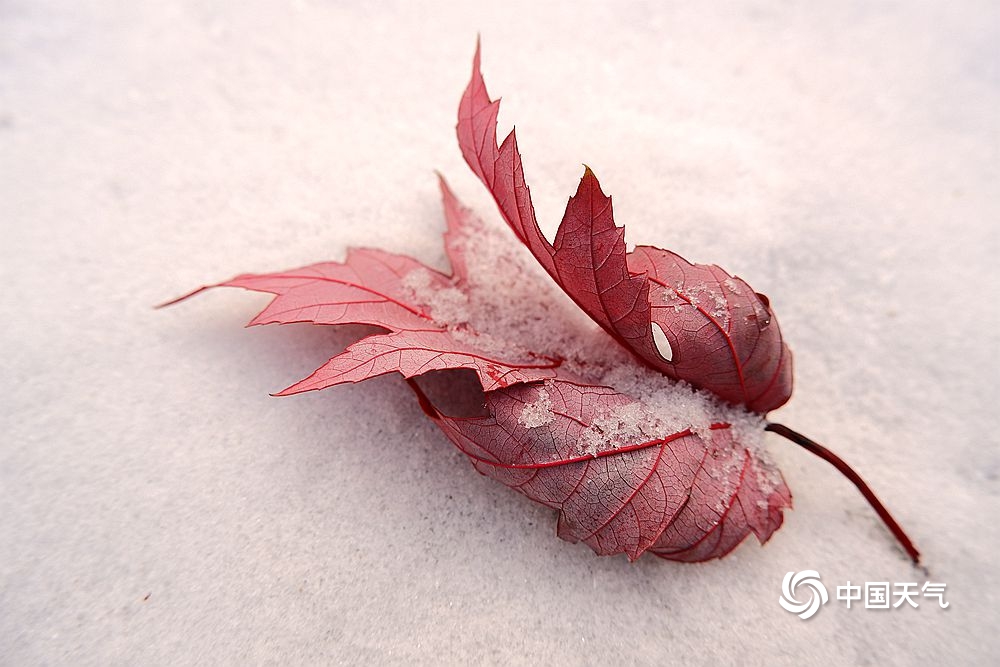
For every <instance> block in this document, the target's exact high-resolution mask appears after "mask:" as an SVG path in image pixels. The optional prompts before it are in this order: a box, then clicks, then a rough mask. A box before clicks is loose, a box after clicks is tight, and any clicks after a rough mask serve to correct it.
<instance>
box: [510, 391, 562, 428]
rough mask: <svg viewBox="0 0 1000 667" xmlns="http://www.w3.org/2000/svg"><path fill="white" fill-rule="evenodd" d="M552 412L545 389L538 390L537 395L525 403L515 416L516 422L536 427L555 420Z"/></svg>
mask: <svg viewBox="0 0 1000 667" xmlns="http://www.w3.org/2000/svg"><path fill="white" fill-rule="evenodd" d="M555 418H556V416H555V415H554V414H552V400H551V399H550V398H549V392H548V391H546V390H545V389H539V390H538V397H537V398H536V399H535V401H534V402H532V403H526V404H525V405H524V408H522V409H521V414H520V415H518V417H517V423H518V424H520V425H521V426H523V427H525V428H538V427H539V426H545V425H547V424H551V423H552V422H553V421H555Z"/></svg>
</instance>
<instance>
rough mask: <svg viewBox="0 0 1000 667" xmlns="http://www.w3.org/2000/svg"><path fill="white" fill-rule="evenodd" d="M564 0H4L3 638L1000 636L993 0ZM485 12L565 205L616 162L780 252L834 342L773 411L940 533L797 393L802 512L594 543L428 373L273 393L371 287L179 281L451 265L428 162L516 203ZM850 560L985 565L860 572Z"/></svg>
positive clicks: (804, 343)
mask: <svg viewBox="0 0 1000 667" xmlns="http://www.w3.org/2000/svg"><path fill="white" fill-rule="evenodd" d="M539 4H540V3H526V2H519V1H512V2H504V3H492V6H487V5H481V6H477V5H475V4H470V3H453V4H449V3H444V2H439V3H433V4H419V3H384V4H374V3H332V2H309V1H306V0H297V1H295V2H287V3H278V2H258V1H256V0H249V1H248V0H244V1H242V2H217V3H205V2H195V1H193V0H182V1H171V2H158V3H125V2H111V1H110V0H92V1H82V2H65V1H63V2H54V1H50V0H32V1H28V0H7V1H5V2H0V176H2V178H0V221H2V224H3V237H4V242H3V244H0V275H2V278H3V284H4V286H5V288H4V290H3V295H2V297H0V299H2V301H0V303H2V309H3V313H4V314H5V317H4V326H3V328H2V333H0V343H2V345H3V349H4V352H5V354H4V355H3V357H2V359H0V369H2V374H3V375H2V377H3V378H4V380H5V384H6V385H7V389H6V391H5V392H3V397H2V399H0V400H2V406H3V407H2V410H0V428H2V432H3V434H4V437H3V440H2V441H0V536H2V537H3V539H2V540H0V664H5V665H6V664H10V665H35V664H73V665H88V664H93V665H107V664H171V665H174V664H206V663H213V664H248V663H249V664H260V663H283V664H341V663H347V664H352V663H360V662H377V663H384V664H414V663H416V664H442V663H443V664H451V663H455V664H469V663H481V664H511V663H515V664H517V663H529V662H530V663H535V664H539V663H541V664H545V663H560V664H600V663H604V664H608V663H615V664H617V663H619V662H624V663H634V664H674V663H686V664H732V663H739V664H748V665H786V664H787V665H793V664H831V663H841V664H877V665H894V664H899V665H910V664H934V663H937V662H942V661H949V662H950V663H954V664H989V663H990V662H991V661H992V660H994V659H995V656H996V655H998V654H1000V637H998V635H997V633H996V632H995V627H996V625H997V623H998V621H1000V611H997V610H998V609H1000V575H998V573H997V570H998V568H997V566H996V564H995V560H996V553H997V552H998V550H1000V526H998V522H997V516H1000V502H998V492H1000V488H998V475H1000V437H998V435H997V434H998V433H1000V420H998V418H997V416H996V408H995V402H996V395H997V390H998V389H1000V386H998V385H1000V381H998V378H1000V357H998V354H1000V353H998V350H1000V308H998V305H997V301H998V297H1000V280H998V272H997V269H996V257H997V256H998V251H1000V247H998V246H1000V235H998V233H997V229H996V222H997V220H998V219H1000V55H998V53H1000V49H998V47H997V44H998V43H1000V10H998V8H997V5H996V3H990V2H981V3H977V2H959V3H947V2H935V3H898V4H890V3H869V2H861V1H855V2H846V3H836V4H835V5H834V4H833V3H830V4H831V6H828V7H822V6H820V4H819V3H783V2H766V1H762V2H755V3H746V4H740V5H733V4H726V5H724V6H723V5H722V4H721V3H719V4H717V5H709V4H706V5H705V6H696V4H700V3H688V4H689V6H687V7H682V6H675V5H666V3H592V2H573V3H566V4H546V5H544V6H538V5H539ZM477 32H478V33H481V35H482V39H483V71H484V74H485V77H486V81H487V84H488V86H489V89H490V92H491V94H492V95H493V96H494V97H497V96H501V95H502V96H503V100H504V101H503V105H502V108H501V113H500V124H501V130H502V131H506V129H509V128H510V127H511V125H512V124H513V123H514V122H515V121H516V123H517V127H518V142H519V145H520V147H521V150H522V153H523V155H524V161H525V169H526V175H527V180H528V183H529V185H530V186H531V192H532V195H533V197H534V201H535V205H536V208H537V210H538V217H539V220H540V221H541V224H542V227H543V229H544V230H545V232H546V234H547V235H548V236H549V238H552V235H553V234H554V231H555V227H556V225H557V224H558V221H559V220H560V218H561V216H562V210H563V207H564V206H565V201H566V198H567V197H568V196H569V195H570V194H572V192H573V191H574V189H575V187H576V184H577V182H578V179H579V177H580V175H581V174H582V166H581V163H582V162H586V163H587V164H588V165H590V166H591V167H592V168H593V169H594V170H595V172H596V174H597V175H598V177H599V178H600V179H601V184H602V186H603V187H604V189H605V191H606V192H608V193H610V194H612V195H613V196H614V204H615V213H616V219H617V221H618V223H619V224H625V225H626V226H627V230H628V234H627V241H628V242H629V243H630V244H634V243H647V244H653V245H659V246H662V247H666V248H669V249H671V250H674V251H676V252H678V253H680V254H681V255H683V256H685V257H687V258H688V259H690V260H692V261H698V262H706V263H717V264H719V265H721V266H723V267H724V268H726V269H727V270H728V271H730V272H731V273H733V274H735V275H738V276H740V277H742V278H744V279H746V280H747V281H748V282H749V284H750V285H752V286H753V288H754V289H755V290H757V291H760V292H764V293H766V294H767V295H768V296H769V297H770V300H771V304H772V306H773V308H774V311H775V314H776V316H777V318H778V320H779V322H780V324H781V327H782V331H783V332H784V334H785V337H786V340H787V341H788V342H789V344H790V346H791V348H792V351H793V353H794V355H795V357H794V361H795V395H794V397H793V399H792V401H791V402H790V403H789V404H788V405H787V406H785V407H783V408H781V409H780V410H778V411H776V412H774V413H772V415H770V418H771V419H773V420H774V421H780V422H782V423H786V424H788V425H789V426H791V427H793V428H796V429H798V430H801V431H803V432H804V433H807V434H809V435H811V436H813V437H815V438H816V439H818V440H820V441H822V442H823V443H824V444H826V445H828V446H829V447H830V448H831V449H833V450H834V451H836V452H837V453H838V454H840V455H841V456H843V457H844V458H845V459H846V460H847V461H848V462H849V463H851V464H852V465H853V466H854V467H855V468H856V469H857V470H858V471H859V472H860V473H861V474H862V475H863V476H864V477H865V478H866V479H867V480H868V481H869V482H870V483H871V484H872V486H873V487H874V488H875V490H876V492H877V493H878V494H879V496H880V497H881V498H882V499H883V500H884V501H885V502H886V503H887V505H888V506H889V507H890V509H891V510H892V511H893V512H894V513H895V515H896V517H897V519H899V521H900V523H902V525H903V526H904V527H905V528H906V529H907V530H908V532H909V533H910V535H911V536H912V537H913V538H914V540H915V541H916V543H917V545H918V547H920V549H921V550H922V552H923V555H924V561H925V563H926V566H927V568H928V572H927V573H925V572H923V571H920V570H917V569H914V568H913V567H911V566H910V565H909V563H908V562H907V559H906V558H905V556H904V555H903V554H902V553H901V551H900V550H899V549H898V548H897V547H896V546H895V545H894V543H893V541H892V539H891V537H890V536H889V535H888V533H887V531H886V530H885V529H884V528H883V527H882V525H881V523H880V522H879V521H878V519H877V518H876V517H875V515H874V513H873V512H872V511H871V510H870V509H869V508H868V506H867V505H866V504H865V502H864V500H863V499H862V498H861V497H860V495H859V494H858V493H857V491H856V490H855V489H854V488H853V487H852V486H851V485H850V483H849V482H847V481H846V480H845V479H844V478H843V477H841V476H840V475H839V474H838V473H837V472H836V471H835V470H833V469H832V468H831V467H830V466H828V465H827V464H825V463H823V462H822V461H820V460H819V459H817V458H815V457H813V456H811V455H810V454H808V453H807V452H805V451H803V450H801V449H799V448H797V447H795V446H794V445H792V444H791V443H788V442H786V441H784V440H782V439H780V438H778V437H776V436H773V435H771V434H767V435H766V437H765V438H764V440H765V441H766V446H767V449H768V450H769V451H770V452H771V454H772V456H773V458H774V460H775V461H776V462H777V464H778V465H779V466H780V468H781V470H782V471H783V474H784V476H785V479H786V480H787V482H788V484H789V486H790V488H791V490H792V493H793V495H794V497H795V510H794V511H790V512H788V513H787V514H786V518H785V525H784V526H783V527H782V528H781V530H779V531H778V532H777V533H776V534H775V535H774V537H773V538H772V539H771V541H770V542H769V543H768V544H767V545H766V546H764V547H760V546H759V545H757V544H756V542H755V541H754V540H753V539H752V538H751V539H750V540H748V542H747V543H745V544H744V545H743V546H741V547H740V548H739V549H737V550H736V551H735V552H734V553H733V554H731V555H730V556H728V557H726V558H725V559H723V560H719V561H714V562H711V563H706V564H700V565H685V564H679V563H670V562H665V561H661V560H659V559H656V558H653V557H643V558H641V559H640V560H639V561H637V562H636V563H632V564H630V563H628V562H627V560H626V559H625V558H624V557H622V558H600V557H597V556H595V555H594V554H593V553H592V552H591V551H590V550H589V549H588V548H587V547H585V546H583V545H570V544H568V543H565V542H562V541H561V540H559V539H557V538H556V537H555V535H554V532H555V528H554V525H555V524H554V516H553V514H552V512H551V511H550V510H548V509H546V508H544V507H541V506H538V505H535V504H533V503H531V502H530V501H528V500H526V499H525V498H523V497H522V496H520V495H518V494H517V493H515V492H513V491H511V490H510V489H507V488H506V487H504V486H502V485H500V484H498V483H496V482H493V481H491V480H489V479H487V478H485V477H483V476H481V475H479V474H477V473H476V472H475V470H474V469H473V468H472V467H471V466H470V465H469V464H468V462H467V460H466V459H465V458H464V457H463V456H462V455H461V454H460V453H459V452H458V451H457V450H456V449H455V448H454V447H453V446H452V445H450V444H449V443H448V442H447V440H446V439H445V438H444V436H443V435H442V434H441V433H440V432H439V431H438V430H437V429H436V428H435V427H434V426H433V424H431V423H430V422H429V421H428V420H427V419H425V418H424V417H423V415H422V413H421V411H420V409H419V407H418V406H417V404H416V402H415V401H414V400H413V397H412V395H411V394H410V392H409V390H408V389H407V388H406V387H405V385H404V384H403V383H402V382H400V381H399V380H398V378H396V377H391V376H390V377H385V378H379V379H376V380H373V381H370V382H366V383H364V384H361V385H356V386H346V387H338V388H333V389H330V390H326V391H322V392H316V393H310V394H306V395H301V396H296V397H294V398H283V399H277V398H272V397H270V396H269V395H268V392H269V391H274V390H277V389H280V388H281V387H284V386H287V385H288V384H289V383H290V382H292V381H294V380H297V379H299V378H301V377H304V376H305V375H307V374H308V373H310V372H311V371H312V370H314V369H315V368H316V367H317V366H319V365H320V364H321V363H322V362H323V361H325V360H326V358H328V357H329V356H330V355H332V354H333V353H335V352H337V351H339V350H340V349H341V348H342V347H343V346H344V345H345V344H347V343H348V342H350V341H351V340H353V338H356V337H357V336H360V335H361V334H363V333H365V331H364V330H363V329H362V328H360V327H348V328H345V329H342V330H338V329H332V328H321V327H311V326H308V325H295V326H283V327H277V326H268V327H254V328H250V329H243V328H242V324H244V323H245V322H246V321H247V320H249V319H250V317H251V316H252V315H253V314H254V313H255V312H256V310H255V309H259V308H260V307H262V306H263V305H264V304H265V303H266V301H267V298H266V296H264V295H250V294H247V293H243V292H240V291H237V290H217V291H215V292H210V293H208V294H205V295H203V296H200V297H199V298H197V299H195V300H193V301H191V302H188V303H185V304H183V305H181V306H178V307H174V308H171V309H167V310H162V311H155V310H153V309H152V305H154V304H156V303H158V302H161V301H163V300H166V299H168V298H171V297H173V296H176V295H178V294H180V293H183V292H186V291H187V290H189V289H190V288H192V287H194V286H197V285H199V284H203V283H207V282H213V281H217V280H221V279H224V278H227V277H229V276H231V275H235V274H237V273H243V272H266V271H275V270H279V269H284V268H293V267H296V266H301V265H305V264H308V263H312V262H317V261H324V260H336V259H341V258H343V256H344V251H345V249H346V248H347V247H348V246H370V247H381V248H385V249H387V250H390V251H393V252H400V253H407V254H410V255H412V256H414V257H416V258H418V259H421V260H424V261H426V262H428V263H429V264H431V265H432V266H435V267H436V268H439V269H443V270H447V264H446V261H445V259H444V253H443V249H442V242H441V233H442V232H443V230H444V222H443V216H442V212H441V205H440V198H439V194H438V192H437V183H436V178H435V176H434V173H433V170H434V169H438V170H440V171H441V172H442V173H444V174H445V176H446V177H447V178H448V180H449V182H450V183H451V185H452V187H453V188H454V190H455V191H456V193H457V195H458V196H459V198H460V199H462V200H463V201H464V202H465V203H466V204H467V205H469V206H471V207H472V208H473V209H474V210H475V211H476V212H477V213H478V214H479V215H481V216H483V217H484V218H490V219H494V218H495V217H497V216H498V214H497V213H496V211H495V207H494V205H493V202H492V201H491V200H490V199H489V197H488V195H487V194H486V193H485V192H484V190H483V188H482V186H481V184H480V183H479V182H478V181H477V180H476V179H475V177H474V176H473V175H472V174H471V172H470V171H469V169H468V168H467V167H466V166H465V164H464V162H463V161H462V158H461V155H460V153H459V151H458V147H457V143H456V139H455V135H454V123H455V115H456V108H457V105H458V99H459V96H460V95H461V92H462V90H463V88H464V86H465V84H466V82H467V80H468V76H469V70H470V66H471V57H472V50H473V46H474V41H475V36H476V34H477ZM511 239H512V240H513V236H511ZM418 283H419V281H418ZM415 287H419V284H415ZM446 296H447V295H446ZM531 296H532V295H531V294H530V293H529V294H526V295H524V298H525V299H528V298H531ZM461 306H462V304H461V301H460V300H458V299H448V300H446V302H443V303H442V304H441V305H440V306H439V307H441V308H446V309H447V308H452V309H454V310H456V311H458V312H461V311H462V308H461ZM525 312H526V313H528V314H531V313H536V314H537V313H538V312H540V311H538V310H537V309H534V310H532V309H530V308H526V310H525ZM554 335H558V334H554ZM613 371H614V369H608V372H609V373H611V372H613ZM620 381H622V382H624V381H625V379H624V378H622V379H621V380H620ZM539 407H544V406H541V405H540V406H539ZM528 417H529V421H530V418H534V419H535V420H543V419H544V414H542V411H541V410H539V411H538V412H537V414H529V415H528ZM532 423H535V422H534V421H532ZM800 570H816V571H818V572H819V573H820V574H821V576H822V580H823V582H824V583H825V584H826V585H827V588H828V589H830V596H831V600H830V602H829V603H827V605H826V606H825V607H824V608H823V609H821V610H820V612H819V613H818V614H817V615H816V616H815V617H813V618H811V619H810V620H808V621H802V620H800V619H799V618H798V617H797V616H795V615H793V614H790V613H788V612H786V611H784V610H783V609H782V608H781V607H780V606H779V604H778V598H779V596H780V594H781V580H782V577H783V576H784V575H785V573H786V572H790V571H800ZM848 580H849V581H850V582H851V583H852V584H856V583H859V582H860V583H862V584H863V582H865V581H871V582H877V581H889V582H900V583H902V582H918V583H923V582H924V581H927V580H930V581H935V582H944V583H946V584H947V590H946V599H947V600H948V601H949V602H950V606H949V608H948V609H947V610H942V609H939V608H937V606H936V603H935V602H933V601H930V600H923V599H920V600H918V601H919V602H920V608H918V609H911V608H908V607H905V606H904V607H901V608H898V609H891V610H888V611H875V610H866V609H864V608H863V607H859V606H858V605H857V604H855V605H854V606H853V608H852V609H850V610H848V609H847V608H846V607H845V606H844V604H843V603H842V602H838V601H837V600H836V591H835V589H836V587H837V586H838V585H844V584H845V583H846V582H847V581H848ZM595 619H599V622H595Z"/></svg>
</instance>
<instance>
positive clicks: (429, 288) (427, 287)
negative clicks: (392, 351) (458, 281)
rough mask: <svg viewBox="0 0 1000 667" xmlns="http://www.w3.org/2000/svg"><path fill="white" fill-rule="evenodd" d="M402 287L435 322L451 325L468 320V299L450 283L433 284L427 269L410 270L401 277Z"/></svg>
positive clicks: (432, 278) (431, 276)
mask: <svg viewBox="0 0 1000 667" xmlns="http://www.w3.org/2000/svg"><path fill="white" fill-rule="evenodd" d="M403 287H404V288H406V289H407V290H409V291H410V293H411V296H412V298H413V300H414V301H415V302H416V303H417V304H418V305H420V306H421V307H424V308H426V309H427V310H428V311H430V313H429V314H430V316H431V318H432V319H433V320H434V321H435V322H436V323H437V324H440V325H442V326H447V327H451V326H457V325H460V324H464V323H465V322H468V321H469V299H468V297H467V296H466V295H465V293H464V292H463V291H462V290H460V289H458V288H457V287H454V286H452V285H447V286H440V285H435V280H434V276H433V275H432V274H431V272H430V271H429V270H427V269H424V268H419V269H414V270H413V271H410V272H409V273H408V274H406V276H404V277H403Z"/></svg>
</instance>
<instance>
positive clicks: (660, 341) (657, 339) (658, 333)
mask: <svg viewBox="0 0 1000 667" xmlns="http://www.w3.org/2000/svg"><path fill="white" fill-rule="evenodd" d="M653 343H654V344H655V345H656V351H657V352H659V353H660V356H661V357H663V358H664V359H665V360H666V361H673V359H674V350H673V348H672V347H670V341H669V340H667V334H665V333H663V329H661V328H660V325H659V324H657V323H656V322H653Z"/></svg>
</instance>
